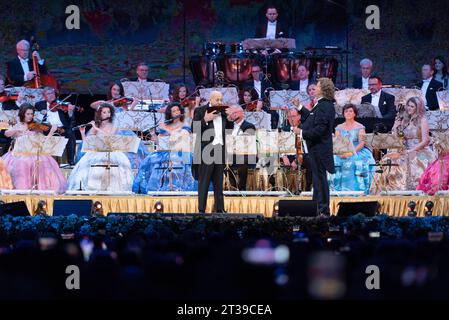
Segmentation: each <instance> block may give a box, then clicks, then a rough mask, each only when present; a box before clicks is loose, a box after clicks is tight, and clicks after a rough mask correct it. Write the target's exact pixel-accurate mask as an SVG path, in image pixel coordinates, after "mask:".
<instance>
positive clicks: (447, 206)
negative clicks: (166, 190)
mask: <svg viewBox="0 0 449 320" xmlns="http://www.w3.org/2000/svg"><path fill="white" fill-rule="evenodd" d="M0 199H1V200H2V201H4V202H15V201H25V203H26V205H27V207H28V210H29V211H30V212H31V213H33V212H34V211H35V210H36V208H37V205H38V202H39V201H40V200H44V201H46V203H47V212H48V214H50V215H51V214H52V212H53V201H54V200H92V201H93V202H95V201H100V202H101V204H102V206H103V212H104V214H105V215H106V214H108V213H109V212H115V213H152V212H154V205H155V203H156V202H158V201H161V202H162V204H163V207H164V213H197V212H198V207H197V204H198V198H197V197H196V196H195V195H190V196H180V195H179V192H173V195H167V196H165V195H164V196H152V195H127V196H100V195H92V196H87V195H83V196H80V195H58V196H55V195H37V194H33V195H1V196H0ZM310 199H311V198H310V197H299V196H298V197H277V196H266V197H263V196H225V208H226V211H227V212H230V213H231V212H232V213H241V214H251V213H254V214H256V213H258V214H263V215H264V216H265V217H272V216H273V207H274V205H275V204H276V203H277V202H278V201H279V200H310ZM429 200H430V201H432V202H433V203H434V208H433V215H438V216H441V215H449V196H363V197H331V204H330V209H331V213H332V214H336V213H337V211H338V204H339V203H340V202H359V201H378V202H379V204H380V212H381V213H386V214H388V215H390V216H395V217H403V216H406V215H407V212H408V204H409V202H410V201H415V202H416V209H415V211H416V212H417V215H418V216H424V212H425V204H426V202H427V201H429ZM213 202H214V201H213V196H209V199H208V203H207V209H206V212H212V208H213Z"/></svg>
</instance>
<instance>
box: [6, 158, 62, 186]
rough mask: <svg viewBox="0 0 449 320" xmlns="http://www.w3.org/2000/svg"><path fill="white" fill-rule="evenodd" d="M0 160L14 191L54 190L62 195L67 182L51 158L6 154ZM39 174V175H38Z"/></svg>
mask: <svg viewBox="0 0 449 320" xmlns="http://www.w3.org/2000/svg"><path fill="white" fill-rule="evenodd" d="M2 160H3V162H4V164H5V167H6V169H7V171H8V172H9V174H10V175H11V178H12V182H13V185H14V189H32V188H33V186H36V188H35V189H38V190H55V191H56V192H57V193H64V192H65V191H66V189H67V180H66V178H65V177H64V175H63V173H62V171H61V169H60V168H59V165H58V163H57V162H56V160H55V159H53V158H52V157H51V156H40V157H39V162H38V161H37V160H38V159H37V156H14V155H13V154H12V152H8V153H6V154H5V155H4V156H3V157H2ZM38 173H39V174H38Z"/></svg>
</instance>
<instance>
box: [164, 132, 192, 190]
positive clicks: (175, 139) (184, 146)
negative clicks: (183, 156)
mask: <svg viewBox="0 0 449 320" xmlns="http://www.w3.org/2000/svg"><path fill="white" fill-rule="evenodd" d="M193 139H194V137H193V135H191V134H188V135H186V134H183V133H182V132H175V133H172V134H170V135H168V136H159V139H158V149H157V151H156V152H168V161H167V162H163V163H166V166H161V167H159V168H156V169H157V170H163V172H162V175H161V181H160V184H159V185H160V187H159V190H160V189H161V188H162V186H163V185H164V177H165V174H166V173H167V171H168V185H169V188H170V191H177V190H173V170H176V169H183V168H184V167H183V166H181V165H173V160H172V155H173V153H176V152H182V153H191V152H193V150H194V143H193ZM175 174H176V173H175ZM159 190H158V191H159Z"/></svg>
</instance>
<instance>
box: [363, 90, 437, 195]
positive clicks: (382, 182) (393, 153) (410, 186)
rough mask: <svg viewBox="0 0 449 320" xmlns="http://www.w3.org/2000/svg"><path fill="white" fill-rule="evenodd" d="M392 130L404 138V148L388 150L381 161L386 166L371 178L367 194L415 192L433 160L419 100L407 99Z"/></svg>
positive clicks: (422, 108)
mask: <svg viewBox="0 0 449 320" xmlns="http://www.w3.org/2000/svg"><path fill="white" fill-rule="evenodd" d="M392 131H393V132H394V133H398V134H399V135H402V136H403V137H404V145H405V149H404V150H402V151H398V150H388V153H387V154H386V155H385V156H384V157H383V158H382V160H381V162H382V163H383V164H386V165H388V166H386V167H383V168H382V170H383V173H376V174H375V175H374V180H373V183H372V185H371V193H380V192H381V191H384V190H386V191H394V190H415V189H416V187H417V186H418V182H419V178H420V177H421V175H422V173H423V172H424V170H425V169H426V168H427V167H428V166H429V164H430V163H432V162H433V161H434V160H435V158H436V157H435V153H434V152H433V150H432V149H431V148H430V147H429V141H430V138H429V124H428V122H427V119H426V117H425V108H424V101H423V100H422V99H421V98H419V97H412V98H410V99H408V100H407V103H406V106H405V112H400V113H398V115H397V118H396V121H395V123H394V126H393V129H392ZM391 165H393V166H391Z"/></svg>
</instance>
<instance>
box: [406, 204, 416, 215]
mask: <svg viewBox="0 0 449 320" xmlns="http://www.w3.org/2000/svg"><path fill="white" fill-rule="evenodd" d="M415 208H416V202H415V201H410V202H409V203H408V213H407V215H408V216H409V217H416V211H415Z"/></svg>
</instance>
